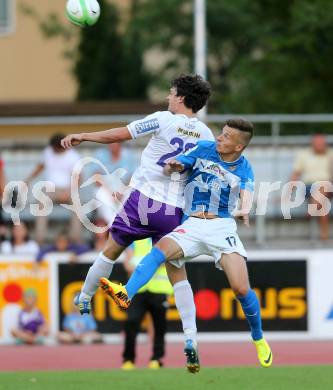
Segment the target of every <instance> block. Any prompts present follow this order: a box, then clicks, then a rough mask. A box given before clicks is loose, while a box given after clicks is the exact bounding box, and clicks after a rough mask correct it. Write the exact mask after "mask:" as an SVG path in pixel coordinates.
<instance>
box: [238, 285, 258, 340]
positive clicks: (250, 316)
mask: <svg viewBox="0 0 333 390" xmlns="http://www.w3.org/2000/svg"><path fill="white" fill-rule="evenodd" d="M237 299H238V300H239V302H240V304H241V305H242V308H243V312H244V314H245V316H246V319H247V322H248V323H249V325H250V328H251V335H252V338H253V340H255V341H256V340H260V339H262V338H263V334H262V328H261V315H260V305H259V301H258V297H257V295H256V293H255V292H254V291H253V290H252V289H250V290H249V291H248V292H247V294H246V295H244V296H243V297H240V296H238V297H237Z"/></svg>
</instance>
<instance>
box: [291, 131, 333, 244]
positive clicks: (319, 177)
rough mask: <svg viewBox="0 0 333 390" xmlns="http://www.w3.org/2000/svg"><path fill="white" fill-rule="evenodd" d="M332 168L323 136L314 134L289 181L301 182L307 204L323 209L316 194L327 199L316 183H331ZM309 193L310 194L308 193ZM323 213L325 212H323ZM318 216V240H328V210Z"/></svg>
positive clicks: (330, 155) (319, 185)
mask: <svg viewBox="0 0 333 390" xmlns="http://www.w3.org/2000/svg"><path fill="white" fill-rule="evenodd" d="M332 167H333V154H332V152H331V151H330V150H329V148H328V145H327V141H326V138H325V136H324V135H322V134H315V135H313V136H312V140H311V148H309V149H306V150H303V151H301V152H300V153H299V154H298V155H297V157H296V161H295V165H294V170H293V173H292V175H291V179H290V180H291V181H296V180H302V181H303V182H304V184H305V186H306V197H307V198H308V199H309V204H314V205H317V207H318V209H320V208H321V207H323V206H322V205H321V203H320V202H319V201H318V200H317V199H318V197H317V196H316V194H319V195H320V194H322V195H324V196H326V197H329V196H330V194H329V193H328V192H325V189H324V187H323V185H321V184H320V183H318V182H323V181H326V182H331V180H332ZM310 191H311V192H310ZM323 211H325V210H323ZM323 214H325V215H322V216H319V217H318V218H319V227H320V238H321V239H322V240H327V239H328V238H329V210H326V212H324V213H323Z"/></svg>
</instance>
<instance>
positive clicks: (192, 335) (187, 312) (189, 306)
mask: <svg viewBox="0 0 333 390" xmlns="http://www.w3.org/2000/svg"><path fill="white" fill-rule="evenodd" d="M173 290H174V293H175V301H176V307H177V309H178V312H179V315H180V318H181V320H182V324H183V331H184V336H185V340H188V339H191V340H193V341H194V342H195V344H196V342H197V326H196V322H195V314H196V310H195V304H194V297H193V291H192V288H191V285H190V283H189V282H188V280H182V281H180V282H178V283H175V284H174V286H173Z"/></svg>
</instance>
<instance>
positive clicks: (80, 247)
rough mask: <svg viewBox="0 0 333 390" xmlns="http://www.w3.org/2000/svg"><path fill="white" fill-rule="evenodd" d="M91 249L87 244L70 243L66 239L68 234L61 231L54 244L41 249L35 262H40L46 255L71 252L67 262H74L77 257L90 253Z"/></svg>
mask: <svg viewBox="0 0 333 390" xmlns="http://www.w3.org/2000/svg"><path fill="white" fill-rule="evenodd" d="M91 250H92V249H91V247H90V246H89V245H87V244H77V243H71V242H70V241H69V239H68V233H67V232H66V231H62V232H60V233H59V234H58V236H57V237H56V240H55V243H54V244H51V245H47V246H45V247H43V248H42V249H41V250H40V251H39V253H38V254H37V257H36V261H37V262H41V261H42V260H43V259H44V257H45V256H46V255H47V254H48V253H52V252H71V256H70V259H69V261H70V262H75V261H76V260H77V256H79V255H82V254H83V253H86V252H90V251H91Z"/></svg>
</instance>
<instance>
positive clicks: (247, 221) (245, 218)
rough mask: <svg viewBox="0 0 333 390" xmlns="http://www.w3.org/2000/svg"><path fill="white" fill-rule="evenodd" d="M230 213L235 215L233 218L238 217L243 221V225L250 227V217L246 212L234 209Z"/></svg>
mask: <svg viewBox="0 0 333 390" xmlns="http://www.w3.org/2000/svg"><path fill="white" fill-rule="evenodd" d="M232 215H233V216H234V217H235V218H238V219H241V220H242V221H243V223H244V225H245V226H247V227H250V218H249V214H248V213H245V212H244V211H242V210H235V211H234V212H233V213H232Z"/></svg>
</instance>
